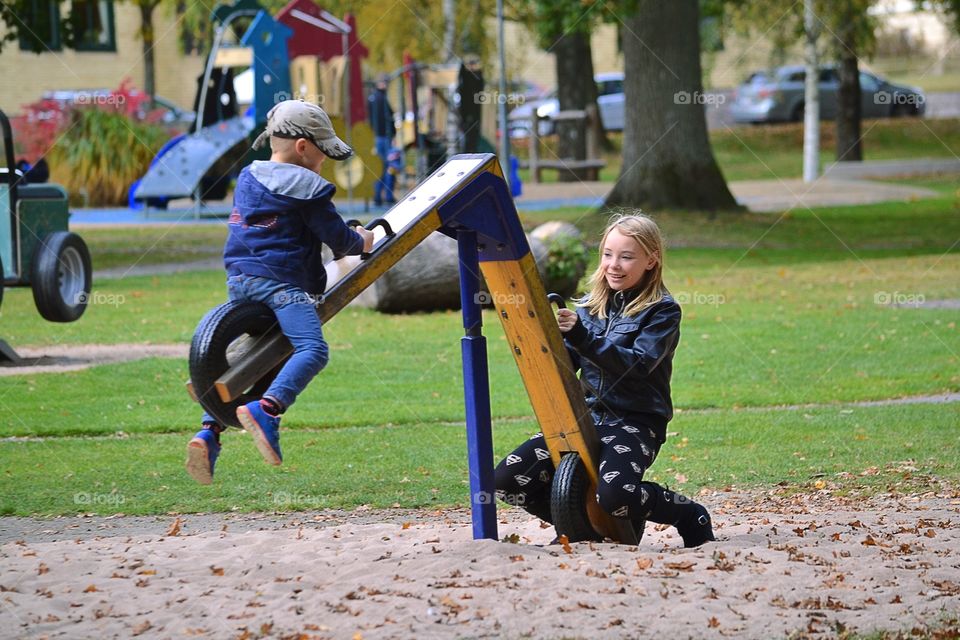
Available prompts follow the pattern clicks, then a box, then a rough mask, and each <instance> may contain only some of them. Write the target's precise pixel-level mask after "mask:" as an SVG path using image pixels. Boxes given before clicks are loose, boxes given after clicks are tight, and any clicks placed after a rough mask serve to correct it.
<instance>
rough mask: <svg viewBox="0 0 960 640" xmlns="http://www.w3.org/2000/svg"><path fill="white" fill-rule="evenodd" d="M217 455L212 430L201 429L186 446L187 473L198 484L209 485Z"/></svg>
mask: <svg viewBox="0 0 960 640" xmlns="http://www.w3.org/2000/svg"><path fill="white" fill-rule="evenodd" d="M219 455H220V443H219V442H217V434H215V433H214V432H213V429H201V430H200V431H199V432H198V433H197V435H195V436H193V439H192V440H191V441H190V443H189V444H188V445H187V473H189V474H190V477H191V478H193V479H194V480H196V481H197V482H199V483H200V484H210V483H211V482H213V467H214V465H216V464H217V456H219Z"/></svg>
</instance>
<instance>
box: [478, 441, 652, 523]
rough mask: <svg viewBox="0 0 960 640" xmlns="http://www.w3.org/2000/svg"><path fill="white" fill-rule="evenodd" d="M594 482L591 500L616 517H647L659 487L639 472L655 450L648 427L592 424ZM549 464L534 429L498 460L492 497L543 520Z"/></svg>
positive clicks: (547, 517) (547, 504)
mask: <svg viewBox="0 0 960 640" xmlns="http://www.w3.org/2000/svg"><path fill="white" fill-rule="evenodd" d="M597 435H598V436H599V437H600V483H599V486H598V487H597V501H598V502H599V504H600V506H601V507H602V508H603V510H604V511H606V512H607V513H609V514H610V515H612V516H615V517H618V518H631V519H634V520H636V519H644V520H646V519H649V516H650V515H651V509H652V508H653V505H654V504H656V502H657V499H658V496H659V494H660V493H661V492H662V490H663V489H662V487H660V486H659V485H657V484H654V483H652V482H642V480H643V474H644V472H646V470H647V469H648V468H649V467H650V465H651V464H653V461H654V459H656V457H657V453H659V451H660V439H659V438H658V437H657V434H656V432H654V430H653V429H650V428H647V427H644V426H636V427H635V426H631V425H622V424H621V425H616V426H609V425H598V426H597ZM554 471H555V468H554V466H553V462H552V461H551V460H550V453H549V452H548V451H547V446H546V441H545V440H544V438H543V434H542V433H538V434H536V435H535V436H533V437H532V438H530V439H529V440H527V441H526V442H524V443H523V444H521V445H520V446H519V447H517V449H516V450H515V451H514V452H513V453H511V454H510V455H508V456H507V457H506V458H504V459H503V460H501V461H500V464H498V465H497V469H496V486H497V497H498V498H500V499H501V500H503V501H504V502H506V503H507V504H512V505H516V506H518V507H522V508H523V509H525V510H526V511H528V512H529V513H531V514H533V515H535V516H537V517H538V518H540V519H542V520H545V521H547V522H552V518H551V516H550V488H551V483H552V481H553V474H554Z"/></svg>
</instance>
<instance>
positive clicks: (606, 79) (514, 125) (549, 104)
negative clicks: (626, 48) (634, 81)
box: [510, 71, 623, 138]
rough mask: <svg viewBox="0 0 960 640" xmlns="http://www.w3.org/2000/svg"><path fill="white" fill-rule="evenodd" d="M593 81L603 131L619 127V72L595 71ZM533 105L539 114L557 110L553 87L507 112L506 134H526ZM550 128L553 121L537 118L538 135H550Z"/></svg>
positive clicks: (620, 109)
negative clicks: (539, 97)
mask: <svg viewBox="0 0 960 640" xmlns="http://www.w3.org/2000/svg"><path fill="white" fill-rule="evenodd" d="M593 80H594V82H596V83H597V108H598V109H599V110H600V121H601V122H602V123H603V128H604V129H606V130H607V131H622V130H623V73H622V72H620V71H613V72H610V73H598V74H597V75H595V76H594V77H593ZM534 109H535V110H536V112H537V115H539V116H540V117H541V118H550V116H552V115H553V114H555V113H556V112H557V111H559V110H560V101H559V100H557V97H556V91H553V92H552V95H551V96H550V97H548V98H547V99H545V100H537V101H532V102H527V103H525V104H522V105H520V106H518V107H517V108H515V109H514V110H513V111H511V112H510V137H511V138H522V137H526V136H527V135H529V133H530V132H529V127H530V117H531V116H532V115H533V111H534ZM553 131H554V123H553V122H552V121H551V120H549V119H547V120H541V121H540V135H541V136H546V135H550V134H551V133H553Z"/></svg>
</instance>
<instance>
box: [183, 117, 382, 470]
mask: <svg viewBox="0 0 960 640" xmlns="http://www.w3.org/2000/svg"><path fill="white" fill-rule="evenodd" d="M268 140H269V142H270V149H271V155H270V160H268V161H260V160H257V161H254V162H253V163H251V164H250V165H249V166H247V167H244V169H243V170H242V171H241V172H240V176H239V177H238V178H237V187H236V190H235V191H234V195H233V210H232V212H231V213H230V221H229V233H228V235H227V242H226V245H225V246H224V250H223V257H224V264H225V266H226V271H227V292H228V295H229V298H230V299H231V300H249V301H256V302H262V303H264V304H266V305H267V306H268V307H270V308H271V309H272V310H273V312H274V313H275V314H276V316H277V322H278V323H279V324H280V328H281V330H282V331H283V333H284V335H285V336H287V338H288V339H289V340H290V343H291V344H292V345H293V348H294V353H293V355H292V356H290V359H289V360H287V362H286V364H284V366H283V368H282V369H281V370H280V372H279V373H278V374H277V377H276V378H275V379H274V381H273V383H272V384H271V385H270V388H269V389H267V391H266V392H265V393H264V395H263V397H262V398H261V399H260V400H255V401H253V402H250V403H248V404H246V405H243V406H241V407H239V408H237V419H238V420H239V421H240V424H242V425H243V428H244V429H246V430H247V431H249V432H250V434H251V435H252V436H253V439H254V443H255V444H256V446H257V449H258V450H259V452H260V455H262V456H263V459H264V460H265V461H266V462H267V463H269V464H274V465H279V464H280V463H281V461H282V456H281V453H280V433H279V426H280V416H281V414H283V412H284V411H286V410H287V409H288V408H289V407H290V405H291V404H293V402H294V400H295V399H296V397H297V395H299V393H300V392H301V391H303V389H304V388H305V387H306V386H307V384H308V383H309V382H310V380H312V379H313V377H314V376H316V375H317V374H318V373H319V372H320V370H321V369H323V367H324V366H326V364H327V360H328V353H329V351H328V348H327V343H326V341H324V339H323V332H322V330H321V327H320V319H319V318H318V317H317V312H316V309H315V307H314V296H315V295H320V294H322V293H323V291H324V289H325V287H326V272H325V270H324V267H323V261H322V259H321V254H320V250H321V244H326V245H327V246H329V247H330V248H331V249H332V250H333V253H334V255H336V256H338V257H339V256H341V255H355V254H358V253H360V252H361V251H365V252H369V251H370V250H371V248H372V246H373V232H371V231H367V230H366V229H364V228H363V227H356V228H355V229H351V228H350V227H348V226H347V225H346V223H344V221H343V219H342V218H341V217H340V215H339V214H338V213H337V209H336V207H335V206H334V204H333V201H332V198H333V195H334V193H335V192H336V188H335V187H334V186H333V185H332V184H331V183H329V182H327V181H326V180H324V179H323V178H321V177H320V175H319V174H320V167H321V165H322V164H323V161H324V158H327V157H329V158H333V159H334V160H345V159H346V158H348V157H350V156H351V155H352V154H353V150H352V149H351V148H350V147H348V146H347V145H346V144H345V143H344V142H343V141H342V140H341V139H340V138H338V137H337V134H336V132H335V131H334V130H333V126H332V125H331V123H330V118H329V117H328V116H327V114H326V113H325V112H324V111H323V109H321V108H320V107H318V106H316V105H313V104H309V103H307V102H303V101H300V100H287V101H285V102H281V103H280V104H278V105H276V106H275V107H273V109H271V110H270V112H269V113H268V114H267V128H266V130H265V131H264V132H263V133H261V134H260V136H258V137H257V139H256V140H255V141H254V143H253V148H254V149H259V148H260V147H262V146H263V145H264V144H265V143H266V142H267V141H268ZM223 429H224V427H223V425H220V424H218V423H217V422H216V420H215V419H214V418H213V417H211V416H210V415H204V417H203V428H202V429H201V430H200V431H199V432H198V433H197V435H195V436H194V437H193V439H192V440H191V441H190V443H189V444H188V445H187V463H186V467H187V473H189V474H190V476H191V477H192V478H193V479H194V480H196V481H197V482H199V483H200V484H210V483H211V482H212V481H213V468H214V465H215V464H216V461H217V456H219V454H220V433H221V432H222V431H223Z"/></svg>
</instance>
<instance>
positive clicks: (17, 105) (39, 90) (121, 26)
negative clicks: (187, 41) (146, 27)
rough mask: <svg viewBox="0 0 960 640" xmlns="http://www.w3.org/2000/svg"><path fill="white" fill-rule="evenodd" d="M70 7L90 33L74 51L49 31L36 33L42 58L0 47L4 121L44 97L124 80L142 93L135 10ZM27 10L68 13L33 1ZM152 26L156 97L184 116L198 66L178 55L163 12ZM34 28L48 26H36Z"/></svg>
mask: <svg viewBox="0 0 960 640" xmlns="http://www.w3.org/2000/svg"><path fill="white" fill-rule="evenodd" d="M73 4H74V11H77V10H78V9H80V10H81V11H82V10H86V15H87V17H88V20H87V23H88V24H89V25H91V27H92V28H90V29H89V30H88V32H87V34H88V37H87V38H86V42H85V43H84V44H83V45H81V49H80V50H75V49H72V48H66V47H62V46H60V45H61V37H60V34H59V33H58V31H57V30H56V28H55V27H50V26H48V29H47V31H46V32H44V33H38V36H40V37H41V39H42V40H44V42H45V44H46V48H45V50H44V51H43V53H39V54H37V53H33V51H30V50H25V49H24V48H23V46H22V45H21V43H19V42H17V41H16V40H15V41H13V42H7V43H6V44H5V45H4V48H3V53H2V54H0V109H3V111H4V112H5V113H7V115H16V114H18V113H20V111H21V107H22V105H24V104H27V103H30V102H33V101H35V100H37V99H39V98H40V97H41V96H42V95H43V94H44V92H47V91H62V90H92V89H116V88H117V87H119V86H120V83H121V82H122V81H123V80H124V79H127V78H129V80H130V82H131V84H132V85H133V86H134V87H136V88H137V89H141V90H142V89H143V86H144V64H143V45H142V43H141V40H140V37H139V35H138V32H139V30H140V11H139V9H138V8H137V7H136V6H134V5H132V4H130V3H118V2H113V0H85V1H81V0H74V1H73ZM33 7H34V8H36V7H43V8H44V9H49V8H50V7H54V9H52V10H54V11H55V10H57V9H59V11H61V12H66V11H68V9H69V7H68V5H67V3H63V4H61V5H60V7H56V5H54V4H53V3H51V2H44V1H43V0H33ZM153 20H154V29H155V33H156V38H155V40H156V44H155V47H154V61H155V78H156V92H157V95H159V96H162V97H163V98H166V99H168V100H170V101H172V102H174V103H175V104H177V105H179V106H180V107H183V108H185V109H188V110H189V109H191V108H192V107H193V99H194V94H195V93H196V78H197V76H198V75H199V74H200V73H201V72H202V71H203V64H204V60H203V58H201V57H199V56H196V55H189V56H188V55H184V54H182V53H180V50H179V46H178V35H177V24H176V19H175V17H174V16H173V15H172V12H171V11H170V10H169V9H167V8H166V7H159V8H157V9H155V10H154V16H153ZM30 23H31V24H38V22H37V21H31V22H30ZM39 24H40V25H44V24H47V25H50V24H51V23H50V21H49V20H47V21H45V22H44V21H42V20H41V21H40V22H39ZM40 28H41V29H42V26H41V27H40Z"/></svg>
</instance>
